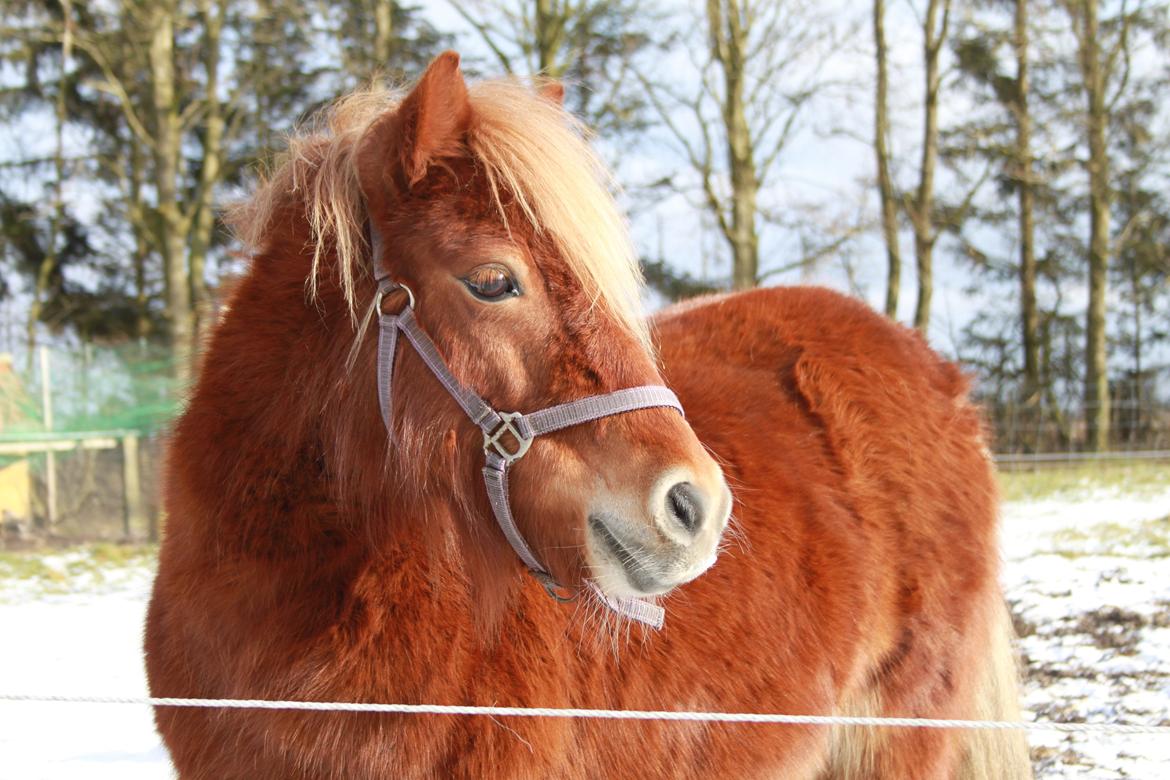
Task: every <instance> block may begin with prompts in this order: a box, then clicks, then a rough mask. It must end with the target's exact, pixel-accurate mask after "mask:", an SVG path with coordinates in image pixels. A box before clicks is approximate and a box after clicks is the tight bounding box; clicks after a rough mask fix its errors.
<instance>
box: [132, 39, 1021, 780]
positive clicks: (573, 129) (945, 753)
mask: <svg viewBox="0 0 1170 780" xmlns="http://www.w3.org/2000/svg"><path fill="white" fill-rule="evenodd" d="M559 92H560V90H559V88H558V87H557V86H556V85H546V86H544V87H543V88H542V89H541V90H538V91H532V90H529V89H528V88H526V87H524V86H521V85H519V84H516V83H513V82H485V83H481V84H477V85H475V86H473V87H471V88H468V87H467V86H466V85H465V83H464V81H463V77H462V75H461V74H460V71H459V59H458V56H457V55H455V54H453V53H448V54H444V55H442V56H440V57H439V58H438V59H436V60H435V62H433V63H432V64H431V66H430V67H429V68H428V70H427V71H426V73H425V75H424V76H423V77H422V79H421V80H420V81H419V83H418V84H417V85H416V86H415V88H414V89H413V91H411V92H410V93H409V94H407V95H405V96H403V95H399V94H395V93H389V92H377V91H375V92H367V93H361V94H358V95H355V96H352V97H350V98H348V99H346V100H344V101H342V102H340V103H339V104H338V105H337V106H335V107H334V108H333V110H332V111H331V113H330V114H329V119H328V126H327V127H325V128H322V129H321V130H320V131H319V132H316V133H311V134H307V135H302V136H300V137H294V138H293V139H292V141H291V148H290V151H289V153H288V155H287V157H286V159H285V160H284V161H283V163H282V164H281V165H280V167H278V168H277V169H276V170H275V171H274V173H273V175H272V176H271V178H270V179H269V180H268V181H267V182H266V183H264V184H263V185H262V186H261V187H260V189H259V191H258V193H257V194H256V195H255V197H254V198H253V199H252V200H251V201H250V202H249V203H248V204H247V205H246V206H244V207H243V208H241V210H240V211H238V212H237V213H236V214H235V224H236V226H237V229H238V230H239V232H240V233H241V234H242V237H243V239H244V240H245V241H246V242H247V243H248V244H249V245H250V248H251V249H252V251H253V252H254V258H253V260H252V262H251V267H250V269H249V271H248V273H247V275H246V277H245V278H244V280H243V281H242V283H241V284H240V285H239V286H238V288H237V290H236V292H235V294H234V295H233V297H232V299H231V301H230V307H229V309H228V311H227V313H226V315H225V316H224V318H223V321H222V323H221V324H220V325H219V326H218V327H217V329H216V330H215V332H214V334H213V335H212V337H211V341H210V344H209V345H208V347H207V350H206V352H205V357H204V360H203V365H202V369H201V374H200V377H199V381H198V384H197V386H196V387H195V389H194V392H193V395H192V397H191V399H190V403H189V405H188V407H187V409H186V411H185V412H184V414H183V416H182V417H181V419H180V420H179V421H178V423H177V427H176V429H175V431H174V435H173V439H172V443H171V448H170V457H169V462H168V466H167V469H168V470H167V485H166V489H167V495H166V502H167V503H166V505H167V512H168V518H169V519H168V524H167V529H166V538H165V540H164V542H163V546H162V551H161V558H160V562H159V570H158V578H157V581H156V584H155V589H154V595H153V598H152V600H151V603H150V611H149V615H148V619H147V627H146V659H147V671H148V674H149V678H150V688H151V691H152V693H154V694H155V695H158V696H184V697H213V698H215V697H219V698H226V697H230V698H271V699H301V700H314V701H363V702H397V703H436V704H474V705H511V706H539V707H588V708H615V709H678V710H722V711H756V712H780V713H793V714H847V715H886V716H916V717H918V716H920V717H931V718H1012V717H1016V712H1015V709H1014V706H1015V705H1014V700H1015V698H1016V681H1015V670H1014V666H1013V661H1012V657H1011V651H1010V642H1009V640H1010V636H1009V627H1008V623H1007V622H1006V621H1005V611H1004V608H1003V603H1002V598H1001V593H1000V589H999V586H998V584H997V579H996V573H997V549H996V492H995V487H994V482H993V478H992V467H991V464H990V463H989V461H988V456H987V452H986V450H985V448H984V446H983V443H982V434H981V425H980V418H979V415H978V414H977V412H976V410H975V409H974V408H972V406H971V405H970V403H969V402H968V401H967V400H966V395H965V392H966V387H965V382H964V379H963V377H962V376H961V375H960V373H959V371H958V370H956V369H955V367H954V366H952V365H950V364H948V363H947V362H945V361H944V360H942V359H940V358H939V357H937V356H936V355H935V354H934V353H932V352H931V351H930V350H929V349H928V348H927V347H926V345H925V344H924V343H923V341H922V340H921V339H920V338H919V337H917V336H916V335H915V334H914V333H912V332H911V331H909V330H907V329H905V328H902V327H899V326H898V325H895V324H893V323H891V322H888V321H886V320H885V319H883V318H882V317H879V316H877V315H876V314H874V313H873V312H871V311H870V310H869V309H867V308H866V307H865V306H864V305H862V304H860V303H857V302H855V301H852V300H849V299H847V298H844V297H842V296H839V295H836V294H834V293H831V292H828V291H825V290H820V289H800V288H797V289H786V290H779V289H773V290H756V291H752V292H747V293H743V294H738V295H727V296H719V297H714V298H708V299H704V300H701V301H697V302H693V303H690V304H687V305H684V306H679V307H676V308H674V309H669V310H667V311H665V312H663V313H662V314H660V315H658V316H657V317H656V318H654V319H653V320H652V321H651V322H650V323H649V324H647V323H646V321H645V320H644V319H643V318H642V316H641V315H640V313H639V298H640V293H641V288H640V286H639V284H640V282H639V279H640V277H639V274H638V270H637V263H636V261H635V258H634V254H633V252H632V250H631V247H630V244H629V241H628V238H627V235H626V231H625V228H624V226H623V222H622V220H621V218H620V217H619V215H618V212H617V209H616V207H615V205H614V203H613V201H612V199H611V197H610V196H609V195H608V194H607V191H606V186H605V178H604V172H603V171H602V169H601V168H600V166H599V165H598V163H597V161H596V158H595V157H593V156H592V154H591V153H590V151H589V149H588V147H587V145H586V144H585V142H584V141H583V140H582V137H581V133H580V131H579V128H578V127H577V126H576V125H575V124H574V122H573V121H572V119H571V118H570V117H568V115H567V114H566V113H565V112H564V111H563V110H562V108H561V107H560V104H559V101H558V96H559ZM371 236H377V237H378V238H379V240H377V241H371V240H370V239H371ZM372 247H377V248H378V251H377V252H374V251H372ZM375 254H377V256H374V255H375ZM376 273H384V274H388V275H389V277H390V278H391V279H392V280H393V282H394V285H398V284H401V285H405V287H406V288H409V290H410V292H411V294H412V295H411V297H412V298H413V306H414V308H413V312H414V315H415V318H416V320H417V323H418V326H419V328H420V329H421V331H422V332H424V333H425V334H426V336H427V337H429V339H431V340H433V342H434V344H435V346H436V348H437V350H438V354H439V355H440V356H441V359H442V361H443V362H444V364H445V365H446V366H447V367H449V370H450V371H451V373H452V374H454V376H455V377H456V378H457V379H458V381H459V382H460V383H461V384H462V385H463V386H465V387H466V388H469V389H471V390H473V391H474V392H475V393H476V394H477V395H479V396H481V397H482V398H483V399H485V401H486V402H487V403H489V404H490V405H491V407H492V408H493V409H496V410H500V411H511V410H521V411H524V412H525V413H527V412H530V411H533V410H538V409H544V408H547V407H549V406H552V405H556V404H561V403H565V402H571V401H574V400H577V399H581V398H585V397H589V396H597V395H603V394H606V393H611V392H614V391H618V390H622V389H625V388H630V387H640V386H645V385H662V384H665V385H667V386H669V387H670V388H672V389H673V390H674V392H675V393H677V396H678V398H679V399H681V402H682V406H683V407H684V408H685V411H686V417H685V418H684V417H683V416H682V415H681V414H679V413H678V411H676V410H675V409H672V408H669V407H654V408H637V409H633V410H628V411H622V412H621V413H618V414H611V415H609V416H603V417H601V418H600V419H596V420H593V421H591V422H586V423H582V424H579V425H574V426H572V427H568V428H564V429H563V430H559V431H556V432H554V433H550V434H548V435H547V436H542V437H540V438H539V439H537V440H536V441H535V442H534V443H533V444H532V447H531V450H530V451H529V452H528V453H527V454H526V455H525V456H524V457H523V458H522V459H520V460H518V461H516V463H515V465H514V467H513V468H512V469H511V486H510V491H511V492H510V496H509V498H510V506H511V510H512V513H513V515H514V518H515V523H516V527H517V529H518V531H519V534H520V535H521V536H522V537H523V539H524V541H525V542H526V543H527V545H528V546H529V547H530V548H531V550H532V552H533V554H534V555H535V557H536V558H537V559H539V561H540V563H541V565H542V566H543V567H545V568H546V569H547V571H548V573H549V574H550V578H551V579H552V580H555V582H556V583H557V585H558V586H559V589H554V592H556V593H559V594H561V595H562V596H570V595H572V594H575V601H574V602H573V603H562V602H560V601H557V600H554V599H551V598H549V595H548V593H547V592H546V589H545V588H544V587H542V586H541V584H540V583H538V582H537V581H535V580H534V579H533V578H532V577H530V576H529V575H528V573H527V571H526V568H525V566H524V565H523V564H522V563H521V561H520V560H519V558H518V557H517V556H516V554H515V553H514V552H513V549H512V547H511V546H510V545H509V543H508V540H507V539H506V538H505V535H504V533H502V532H501V529H500V526H498V525H497V523H496V521H495V519H494V517H495V515H494V513H493V509H492V506H491V505H490V504H489V499H488V496H487V495H486V491H485V489H484V484H483V481H482V479H481V469H482V468H483V466H484V458H485V454H484V442H483V436H482V434H481V431H480V430H479V429H478V428H477V427H476V426H475V425H473V424H472V423H471V422H470V421H469V420H468V418H467V416H466V415H465V414H464V413H463V411H462V410H461V409H460V407H459V405H457V403H456V401H455V400H454V398H453V396H452V395H451V393H449V392H448V391H447V390H446V389H444V387H443V385H441V384H440V382H439V381H438V379H437V377H436V374H435V372H434V371H433V367H432V366H430V365H428V364H427V363H426V362H424V360H423V359H422V358H421V357H420V354H421V353H420V352H419V351H418V350H417V349H414V348H411V347H410V346H409V345H407V344H406V343H405V342H404V340H401V339H400V340H399V344H398V349H397V360H396V363H395V365H394V366H393V394H392V402H391V404H390V408H389V409H388V410H387V411H388V414H387V417H388V420H389V430H387V428H386V426H385V425H384V424H383V419H382V415H381V414H380V408H379V404H380V398H379V390H378V377H377V373H378V370H377V367H378V365H379V359H378V354H377V351H378V350H377V341H378V334H377V332H376V328H373V327H368V326H367V325H366V324H365V322H366V316H367V313H369V314H371V315H374V318H376V316H377V314H378V313H377V312H375V311H373V309H374V307H375V305H377V306H379V307H381V308H382V309H383V312H388V313H390V314H396V313H398V312H402V311H404V310H405V308H404V307H408V306H410V305H411V301H409V300H408V296H407V295H406V293H405V290H404V289H403V288H401V287H397V286H391V287H390V288H389V289H390V291H389V293H388V294H387V295H385V296H384V297H383V296H382V295H380V294H379V292H378V284H377V283H376V281H375V274H376ZM384 289H385V288H384ZM514 445H515V443H514V442H510V443H509V445H508V446H514ZM725 480H726V481H725ZM728 484H729V485H730V486H731V488H732V490H733V491H734V494H735V502H734V515H735V518H736V520H735V524H734V525H733V527H732V530H731V531H730V532H729V533H728V534H725V533H724V531H725V528H726V526H727V523H728V518H729V515H730V514H731V510H732V506H731V498H730V495H731V494H730V493H729V492H728V488H727V485H728ZM725 535H726V536H727V537H728V539H729V544H728V546H727V549H726V551H725V554H724V555H723V556H722V558H721V559H720V560H719V561H718V563H716V564H715V565H713V566H712V563H713V562H714V561H715V556H716V553H717V552H718V551H719V548H720V544H721V542H720V539H721V537H724V536H725ZM704 571H705V572H706V573H704ZM700 574H702V575H703V576H699V575H700ZM696 578H697V579H696ZM692 580H693V581H692ZM684 583H686V584H685V585H684ZM590 584H591V585H590ZM587 585H590V586H589V587H586V586H587ZM678 586H682V587H678ZM676 588H677V589H676ZM668 594H669V595H668ZM606 599H641V600H642V601H655V600H657V603H659V604H660V605H661V606H662V607H664V608H665V611H666V622H665V626H664V627H663V628H662V629H661V630H653V629H651V628H648V627H646V626H643V625H639V624H637V623H631V622H630V621H628V620H626V619H624V618H622V617H620V616H619V615H617V614H616V613H614V612H612V611H611V610H610V609H609V608H607V607H606V606H605V603H606ZM156 719H157V723H158V728H159V731H160V732H161V733H162V735H163V738H164V739H165V741H166V744H167V746H168V748H169V749H170V752H171V756H172V758H173V761H174V764H175V767H176V768H177V769H178V770H179V773H180V774H181V776H182V777H184V778H217V779H222V778H431V777H460V778H463V777H466V778H497V777H499V778H602V777H606V778H631V777H645V778H666V777H673V778H739V777H775V778H791V777H888V778H910V777H995V778H1003V777H1017V776H1025V775H1027V774H1028V764H1027V753H1026V748H1025V746H1024V744H1023V742H1022V740H1021V739H1020V738H1019V737H1017V736H1015V735H1013V734H1010V733H1009V734H1004V733H1001V732H965V731H942V730H930V729H886V728H874V729H858V728H838V729H830V728H823V727H796V726H776V725H713V724H699V723H666V722H632V721H616V722H615V721H593V720H573V719H559V718H557V719H552V718H544V719H541V718H487V717H452V716H441V717H440V716H401V715H385V714H360V713H323V712H299V711H261V710H218V709H179V708H167V707H160V708H158V709H157V711H156Z"/></svg>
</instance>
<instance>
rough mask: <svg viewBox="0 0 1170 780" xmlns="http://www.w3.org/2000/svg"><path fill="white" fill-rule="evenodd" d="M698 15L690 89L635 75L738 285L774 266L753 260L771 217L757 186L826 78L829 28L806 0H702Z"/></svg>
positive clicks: (797, 262)
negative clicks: (691, 176) (700, 37)
mask: <svg viewBox="0 0 1170 780" xmlns="http://www.w3.org/2000/svg"><path fill="white" fill-rule="evenodd" d="M703 22H704V23H705V25H704V26H705V29H704V32H705V33H706V37H705V41H704V42H703V45H702V47H700V46H698V45H695V46H694V47H693V49H692V55H693V56H692V59H693V61H694V64H695V67H696V68H697V70H698V72H699V74H700V78H699V79H698V86H697V89H695V90H694V91H693V92H688V91H686V90H685V89H684V87H685V86H686V85H685V84H679V83H674V82H671V81H668V80H667V78H666V77H655V78H651V77H649V76H648V75H646V74H640V75H641V80H642V83H643V84H644V85H645V87H646V92H647V94H648V95H649V96H650V98H651V101H652V102H653V104H654V106H655V109H656V110H657V112H658V115H659V118H660V120H661V122H662V125H663V126H664V127H665V128H666V130H667V132H668V133H669V135H670V136H671V137H672V138H673V140H674V141H675V143H676V145H677V146H678V147H679V149H680V150H681V152H682V154H683V156H684V158H685V159H686V161H687V163H688V164H689V166H690V168H691V169H692V171H693V172H694V173H695V174H696V176H697V179H698V189H699V192H700V200H701V203H702V206H703V207H704V208H705V209H706V210H707V211H708V212H709V213H710V214H711V215H712V216H713V217H714V221H715V225H716V228H717V230H718V232H719V235H720V236H722V238H723V239H724V241H725V243H726V245H727V247H728V250H729V253H730V255H731V258H732V271H731V286H732V287H733V288H735V289H745V288H748V287H754V286H756V285H757V284H759V283H760V281H761V278H762V277H763V276H767V275H772V274H775V273H777V272H779V270H781V269H775V268H773V269H763V270H761V267H760V250H759V245H760V229H761V224H760V223H761V222H762V221H765V220H769V219H772V220H775V219H777V215H776V214H775V213H774V212H772V211H770V210H768V209H766V208H764V207H762V206H761V204H760V193H761V191H762V190H763V188H764V187H765V186H766V185H767V184H769V183H770V182H771V179H772V176H773V174H774V172H775V168H776V165H777V162H778V161H779V160H780V158H781V156H782V155H783V153H784V152H785V150H786V149H787V148H788V147H789V144H790V142H791V141H792V138H793V137H794V134H795V132H796V130H797V129H798V128H799V127H800V122H801V119H802V118H803V116H804V112H805V109H806V108H807V107H808V106H809V105H810V103H811V101H812V100H813V98H814V97H815V96H816V95H817V94H819V92H820V91H821V89H822V88H823V87H825V86H826V84H827V83H828V80H827V78H826V77H825V75H824V72H823V68H822V66H823V65H824V62H825V60H826V59H827V57H828V56H829V54H830V53H831V52H832V50H833V47H832V45H831V42H832V41H833V39H834V37H835V34H836V31H835V29H834V27H833V26H832V24H831V23H830V22H829V21H828V20H827V19H826V18H825V17H824V16H823V14H822V12H821V9H820V8H819V7H818V6H817V5H816V4H815V3H812V2H807V1H806V0H784V1H783V2H775V1H774V0H757V1H756V2H752V0H707V3H706V5H705V7H704V18H703ZM679 81H680V82H681V81H685V79H679ZM672 184H674V186H675V187H676V188H677V189H685V188H686V185H685V183H678V182H672ZM839 238H840V237H839V236H834V237H833V238H832V239H830V241H829V246H830V247H831V246H833V245H834V244H837V242H838V241H839ZM827 251H828V250H827V248H826V247H825V246H816V247H813V248H811V249H809V251H808V252H806V253H805V255H804V256H802V257H800V258H795V259H792V260H791V261H790V262H788V263H786V264H785V266H784V269H791V268H797V267H803V266H805V265H807V264H808V263H809V262H813V261H815V260H816V259H819V258H820V257H823V256H824V255H825V254H826V252H827Z"/></svg>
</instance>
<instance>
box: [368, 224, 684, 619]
mask: <svg viewBox="0 0 1170 780" xmlns="http://www.w3.org/2000/svg"><path fill="white" fill-rule="evenodd" d="M370 232H371V237H372V242H371V243H372V244H373V250H374V263H375V266H377V265H378V264H379V258H380V257H381V247H382V241H381V236H380V235H379V234H378V232H377V231H376V230H374V229H373V227H372V226H371V230H370ZM397 290H403V291H405V292H406V294H407V296H408V300H407V303H406V305H405V306H404V307H403V308H402V310H401V311H400V312H398V313H397V314H386V313H385V312H383V311H382V299H383V298H384V297H385V296H386V295H388V294H389V293H392V292H395V291H397ZM414 307H415V298H414V293H413V292H412V291H411V290H410V288H409V287H407V286H406V285H403V284H400V283H398V282H395V281H394V280H392V279H390V278H389V277H388V276H385V275H382V276H379V277H378V294H377V295H376V296H375V297H374V308H375V310H376V313H377V316H378V403H379V407H380V408H381V410H382V422H384V423H385V425H386V431H387V433H388V434H390V436H391V437H393V435H394V433H393V427H392V424H391V423H392V419H391V415H392V410H393V405H392V403H391V398H392V395H391V393H392V390H393V378H394V357H395V353H396V352H397V347H398V334H399V333H402V334H403V335H405V336H406V340H407V342H408V343H409V344H410V345H411V346H412V347H414V351H415V352H416V353H418V356H419V357H420V358H422V361H423V362H424V363H426V365H427V367H428V368H430V370H431V373H432V374H434V375H435V378H436V379H438V380H439V382H440V383H441V384H442V385H443V387H444V388H446V390H447V392H448V393H450V395H451V397H452V398H454V399H455V402H456V403H458V404H459V406H460V408H462V409H463V411H464V413H465V414H466V415H467V416H468V417H469V418H470V419H471V421H472V422H473V423H474V424H475V425H476V427H478V428H479V429H480V430H481V431H483V447H484V467H483V480H484V486H485V488H486V489H487V496H488V502H489V503H490V504H491V507H492V514H494V515H495V517H496V523H498V524H499V526H500V530H501V531H503V532H504V537H505V538H506V539H507V540H508V543H509V544H511V545H512V549H513V550H515V552H516V555H517V556H518V557H519V558H520V560H521V561H523V562H524V565H525V566H527V567H528V570H529V572H530V573H531V574H532V576H533V577H535V578H536V580H537V581H539V582H540V583H541V585H543V586H544V588H545V590H546V591H548V593H549V595H550V596H552V597H553V598H555V599H557V600H558V601H571V600H572V599H573V596H569V597H566V596H563V595H561V594H560V593H559V592H558V591H563V590H566V589H565V588H563V587H562V586H561V585H560V584H559V583H558V582H557V581H556V579H555V578H554V577H553V576H552V574H551V573H549V571H548V569H546V568H545V567H544V566H543V565H542V564H541V563H540V561H539V559H537V557H536V555H535V554H533V552H532V549H531V548H530V547H529V546H528V543H527V542H526V541H525V540H524V536H523V534H521V533H520V529H519V528H517V526H516V521H515V519H514V518H513V517H512V507H511V504H510V502H509V500H508V468H509V467H510V466H511V465H512V464H513V463H515V462H516V461H517V460H519V459H520V458H522V457H524V454H525V453H527V452H528V449H529V447H531V446H532V442H533V440H534V439H536V438H537V437H538V436H543V435H545V434H547V433H552V432H553V431H559V430H561V429H562V428H569V427H571V426H574V425H580V424H582V423H587V422H592V421H594V420H599V419H601V418H603V417H610V416H612V415H615V414H623V413H625V412H632V411H634V410H637V409H654V408H671V409H675V410H677V411H678V413H679V414H682V413H683V409H682V404H680V403H679V400H678V398H677V397H676V396H675V394H674V393H673V392H671V391H670V390H669V389H668V388H666V387H663V386H661V385H642V386H640V387H630V388H626V389H624V390H617V391H614V392H612V393H605V394H602V395H592V396H588V397H587V398H581V399H579V400H576V401H569V402H568V403H563V404H558V405H556V406H550V407H548V408H546V409H541V410H539V411H536V412H530V413H528V414H522V413H520V412H498V411H496V410H495V409H493V408H492V407H491V406H490V405H489V404H488V403H487V402H486V401H484V399H483V398H481V397H480V396H479V395H478V394H476V393H475V392H474V391H472V390H470V389H468V388H467V387H465V386H464V385H463V384H462V383H461V382H460V381H459V380H458V379H456V378H455V375H454V374H452V373H451V369H450V368H448V367H447V363H446V361H445V360H443V356H442V355H441V354H440V353H439V350H438V348H437V347H436V346H435V343H434V342H433V341H431V338H430V336H428V335H427V333H426V331H424V330H423V329H422V327H421V326H420V325H419V324H418V320H417V319H415V316H414ZM586 584H587V586H588V587H589V588H590V589H591V590H592V591H593V592H594V593H595V594H596V595H597V596H598V597H599V598H600V599H601V600H602V601H603V602H604V603H605V604H606V606H608V607H609V608H610V609H611V610H613V611H614V612H616V613H617V614H619V615H622V616H623V617H627V618H630V619H631V620H636V621H638V622H640V623H644V624H646V625H648V626H651V627H653V628H656V629H657V628H662V624H663V620H664V618H665V611H664V610H663V609H662V607H660V606H658V605H657V604H652V603H650V602H648V601H643V600H641V599H635V598H616V597H613V596H610V595H608V594H606V593H605V592H604V591H602V590H601V589H600V588H599V587H598V586H597V585H596V584H595V583H594V582H592V581H591V580H590V581H587V582H586Z"/></svg>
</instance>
